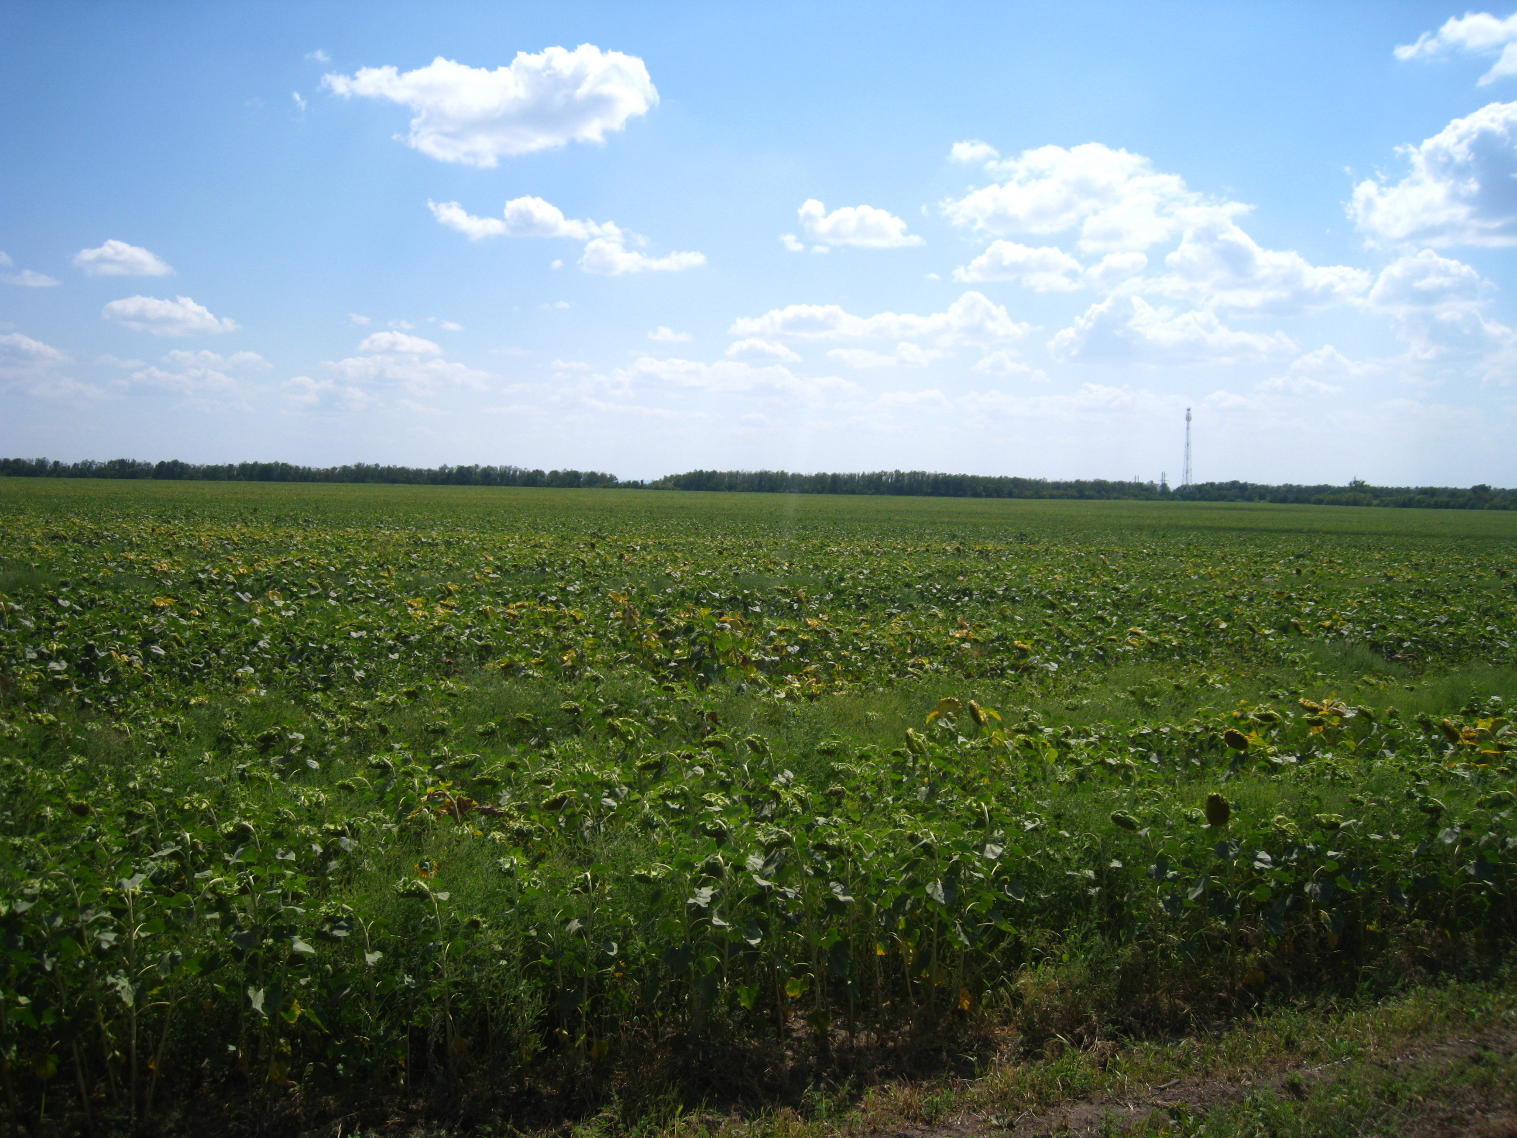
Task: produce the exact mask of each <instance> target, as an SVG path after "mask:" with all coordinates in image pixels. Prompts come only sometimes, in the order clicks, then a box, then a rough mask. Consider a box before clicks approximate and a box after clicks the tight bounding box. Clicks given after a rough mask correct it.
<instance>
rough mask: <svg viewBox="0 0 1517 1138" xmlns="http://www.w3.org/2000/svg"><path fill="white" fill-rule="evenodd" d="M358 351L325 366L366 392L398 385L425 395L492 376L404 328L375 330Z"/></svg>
mask: <svg viewBox="0 0 1517 1138" xmlns="http://www.w3.org/2000/svg"><path fill="white" fill-rule="evenodd" d="M358 352H359V354H358V355H356V356H349V357H347V358H346V359H341V360H334V361H329V362H328V363H326V364H325V365H324V366H325V367H326V368H327V370H328V371H330V372H331V373H332V374H333V376H334V377H336V379H337V380H338V381H339V383H340V384H345V385H348V386H351V387H354V388H356V389H359V390H362V391H366V392H369V393H370V395H371V396H372V395H373V393H374V389H376V388H385V387H390V388H398V389H400V390H402V391H404V392H406V393H407V394H408V395H410V396H414V397H417V398H425V397H427V396H429V395H431V394H432V393H433V392H435V391H438V390H440V389H450V388H466V389H472V390H481V389H483V388H484V387H485V386H486V385H487V384H488V382H489V381H490V380H491V379H492V378H493V377H492V376H491V375H490V374H489V373H488V372H484V371H480V370H479V369H478V368H472V367H469V366H467V365H465V364H461V363H455V362H454V361H452V360H448V359H445V358H444V357H443V354H442V349H441V348H440V347H438V346H437V345H436V344H434V343H433V342H432V341H431V340H424V339H422V338H421V337H420V336H409V335H407V334H406V333H404V332H376V333H374V334H373V335H372V336H367V337H365V338H364V340H363V342H362V343H360V344H359V345H358Z"/></svg>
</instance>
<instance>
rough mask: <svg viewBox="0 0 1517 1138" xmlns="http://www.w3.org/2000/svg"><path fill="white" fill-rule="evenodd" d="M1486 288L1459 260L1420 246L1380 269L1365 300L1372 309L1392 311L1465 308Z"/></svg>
mask: <svg viewBox="0 0 1517 1138" xmlns="http://www.w3.org/2000/svg"><path fill="white" fill-rule="evenodd" d="M1490 291H1491V287H1490V284H1489V282H1487V281H1486V280H1485V278H1483V277H1482V276H1481V275H1480V274H1479V273H1478V272H1476V271H1475V270H1474V269H1473V268H1472V267H1470V266H1469V265H1466V264H1465V263H1464V262H1463V261H1455V260H1452V259H1450V258H1448V257H1440V256H1439V255H1438V254H1437V253H1435V252H1433V251H1432V250H1431V249H1423V250H1422V251H1421V252H1419V253H1417V254H1415V255H1414V256H1407V257H1401V258H1399V259H1397V260H1395V261H1392V262H1391V263H1390V264H1389V265H1387V266H1386V267H1385V268H1383V269H1381V270H1380V275H1379V276H1378V277H1376V278H1375V287H1374V288H1372V289H1371V290H1370V294H1369V301H1370V303H1371V304H1372V305H1374V306H1375V307H1376V308H1380V309H1385V310H1387V311H1392V312H1405V311H1407V310H1409V309H1428V308H1449V307H1457V308H1469V307H1472V306H1474V305H1477V304H1479V303H1481V301H1483V300H1484V299H1485V297H1486V296H1487V295H1488V294H1489V293H1490Z"/></svg>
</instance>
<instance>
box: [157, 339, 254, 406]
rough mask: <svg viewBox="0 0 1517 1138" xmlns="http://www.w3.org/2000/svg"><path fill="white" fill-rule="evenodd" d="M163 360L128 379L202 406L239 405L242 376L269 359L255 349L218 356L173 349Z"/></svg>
mask: <svg viewBox="0 0 1517 1138" xmlns="http://www.w3.org/2000/svg"><path fill="white" fill-rule="evenodd" d="M163 363H164V364H165V365H167V366H163V367H160V366H158V365H150V366H144V367H142V368H140V369H138V370H137V371H134V372H133V373H132V375H131V381H132V382H133V383H135V384H142V385H145V386H149V387H156V388H160V389H162V390H165V391H169V392H172V393H173V394H175V395H178V396H180V397H182V398H184V399H186V400H188V401H189V402H191V403H192V404H196V405H201V406H228V405H232V406H235V405H240V404H241V403H242V402H243V400H244V396H245V394H246V385H245V382H244V378H243V376H242V375H239V374H236V373H246V372H249V371H256V370H263V369H266V368H267V367H268V366H269V362H268V360H266V359H264V358H263V357H262V356H260V355H259V354H258V353H257V352H233V353H232V354H231V355H225V356H224V355H221V354H220V353H219V352H210V351H204V350H201V351H195V352H190V351H184V350H182V349H181V350H175V351H172V352H167V353H165V354H164V357H163Z"/></svg>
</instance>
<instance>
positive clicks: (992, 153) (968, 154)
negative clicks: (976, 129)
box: [948, 138, 1001, 166]
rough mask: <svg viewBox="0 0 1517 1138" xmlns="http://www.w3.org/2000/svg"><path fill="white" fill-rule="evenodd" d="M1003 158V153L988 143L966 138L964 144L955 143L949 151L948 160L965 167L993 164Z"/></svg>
mask: <svg viewBox="0 0 1517 1138" xmlns="http://www.w3.org/2000/svg"><path fill="white" fill-rule="evenodd" d="M1000 156H1001V152H1000V151H999V150H997V149H996V148H995V147H994V146H992V145H990V143H988V142H981V141H980V140H979V139H977V138H966V139H965V140H964V141H962V142H955V143H954V144H953V146H951V147H950V148H949V150H948V160H949V161H950V162H957V163H959V164H960V165H963V166H982V165H984V164H985V163H987V162H993V161H995V160H996V159H997V158H999V157H1000Z"/></svg>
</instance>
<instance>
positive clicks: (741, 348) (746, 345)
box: [726, 336, 801, 364]
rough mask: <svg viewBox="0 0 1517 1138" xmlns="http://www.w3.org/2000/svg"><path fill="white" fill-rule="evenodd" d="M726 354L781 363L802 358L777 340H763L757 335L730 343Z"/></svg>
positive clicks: (757, 360)
mask: <svg viewBox="0 0 1517 1138" xmlns="http://www.w3.org/2000/svg"><path fill="white" fill-rule="evenodd" d="M726 355H727V358H728V359H734V360H753V361H756V362H759V363H780V364H793V363H796V362H797V361H799V360H800V358H801V357H800V356H799V355H797V354H796V353H795V352H793V351H791V350H790V349H789V348H788V347H786V346H785V345H784V344H781V343H779V342H778V341H776V340H762V339H759V338H758V337H756V336H750V337H749V338H748V339H746V340H736V341H734V342H733V343H731V344H729V345H728V346H727V351H726Z"/></svg>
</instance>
